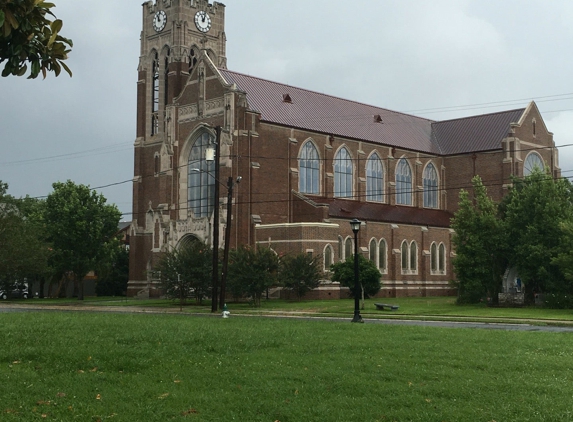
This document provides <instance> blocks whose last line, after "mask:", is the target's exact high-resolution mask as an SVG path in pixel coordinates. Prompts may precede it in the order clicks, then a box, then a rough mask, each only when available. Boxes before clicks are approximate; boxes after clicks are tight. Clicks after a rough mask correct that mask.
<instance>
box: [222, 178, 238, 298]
mask: <svg viewBox="0 0 573 422" xmlns="http://www.w3.org/2000/svg"><path fill="white" fill-rule="evenodd" d="M241 179H242V178H241V177H238V178H237V183H239V182H240V181H241ZM234 185H235V183H234V182H233V177H229V179H228V180H227V225H226V226H225V249H224V251H223V275H222V276H221V294H220V298H219V306H220V307H221V309H223V307H224V306H225V297H226V291H225V289H226V287H227V268H228V265H229V243H231V241H230V239H231V219H232V217H233V214H232V209H233V187H234Z"/></svg>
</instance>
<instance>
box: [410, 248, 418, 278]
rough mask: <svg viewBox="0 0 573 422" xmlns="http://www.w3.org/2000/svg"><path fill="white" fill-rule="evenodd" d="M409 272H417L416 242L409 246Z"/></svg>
mask: <svg viewBox="0 0 573 422" xmlns="http://www.w3.org/2000/svg"><path fill="white" fill-rule="evenodd" d="M410 271H412V272H417V271H418V245H417V244H416V242H412V243H411V244H410Z"/></svg>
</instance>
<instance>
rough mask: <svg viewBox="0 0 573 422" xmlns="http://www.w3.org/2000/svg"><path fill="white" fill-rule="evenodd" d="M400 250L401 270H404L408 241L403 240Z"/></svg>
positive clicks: (405, 268) (406, 265)
mask: <svg viewBox="0 0 573 422" xmlns="http://www.w3.org/2000/svg"><path fill="white" fill-rule="evenodd" d="M400 252H401V256H402V272H405V271H408V242H406V241H405V240H404V241H403V242H402V247H401V248H400Z"/></svg>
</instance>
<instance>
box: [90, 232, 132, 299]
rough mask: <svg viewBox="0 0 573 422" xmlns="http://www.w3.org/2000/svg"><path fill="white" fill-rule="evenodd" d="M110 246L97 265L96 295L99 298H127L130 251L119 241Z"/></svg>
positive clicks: (111, 243) (116, 240)
mask: <svg viewBox="0 0 573 422" xmlns="http://www.w3.org/2000/svg"><path fill="white" fill-rule="evenodd" d="M114 240H115V241H114V242H110V243H109V244H108V251H107V252H106V253H105V254H104V256H105V257H104V258H102V260H101V262H100V263H99V264H97V266H96V269H95V273H96V275H97V283H96V294H97V295H98V296H125V294H126V291H127V283H128V281H129V251H128V250H127V249H126V248H125V246H123V245H122V244H121V242H120V241H119V239H114Z"/></svg>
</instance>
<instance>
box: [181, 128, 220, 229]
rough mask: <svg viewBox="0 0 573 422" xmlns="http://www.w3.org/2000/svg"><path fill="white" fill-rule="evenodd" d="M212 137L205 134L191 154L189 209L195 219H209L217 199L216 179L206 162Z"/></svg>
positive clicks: (198, 140) (194, 146)
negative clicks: (206, 151)
mask: <svg viewBox="0 0 573 422" xmlns="http://www.w3.org/2000/svg"><path fill="white" fill-rule="evenodd" d="M210 139H211V137H210V135H209V134H207V133H204V134H203V135H201V136H200V137H199V138H198V139H197V140H196V141H195V144H194V145H193V148H192V149H191V153H190V154H189V164H188V167H187V172H188V185H187V186H188V189H189V209H190V210H191V211H192V212H193V215H194V216H195V218H202V217H208V216H209V215H211V213H212V212H213V205H214V197H215V178H214V177H213V174H212V170H213V169H211V167H214V164H209V163H208V162H207V161H206V160H205V150H206V149H207V146H208V145H209V142H210Z"/></svg>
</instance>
